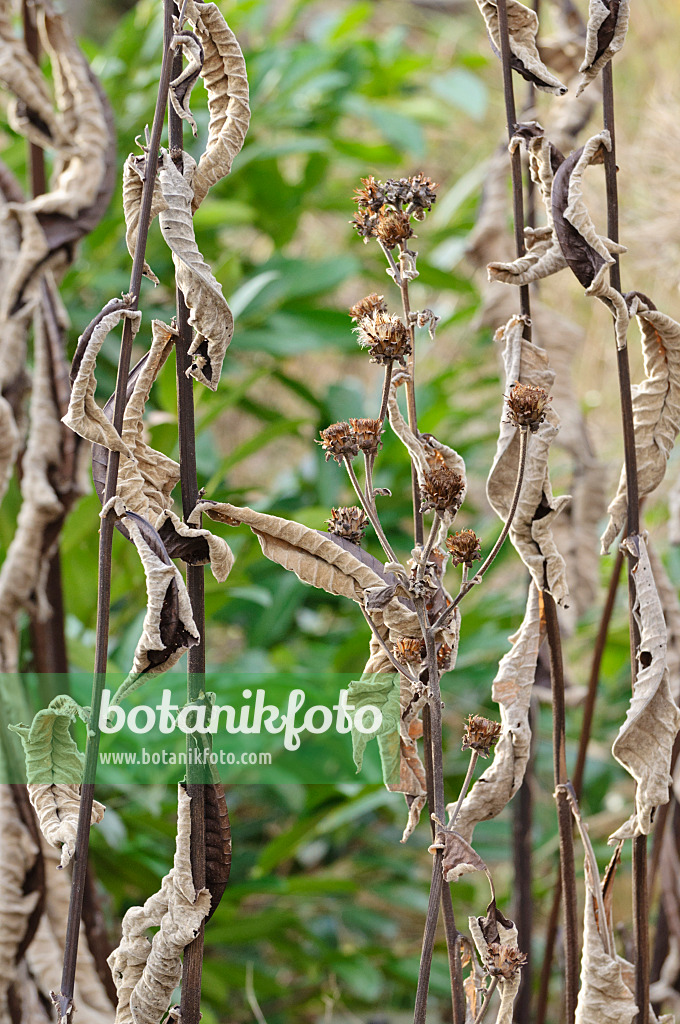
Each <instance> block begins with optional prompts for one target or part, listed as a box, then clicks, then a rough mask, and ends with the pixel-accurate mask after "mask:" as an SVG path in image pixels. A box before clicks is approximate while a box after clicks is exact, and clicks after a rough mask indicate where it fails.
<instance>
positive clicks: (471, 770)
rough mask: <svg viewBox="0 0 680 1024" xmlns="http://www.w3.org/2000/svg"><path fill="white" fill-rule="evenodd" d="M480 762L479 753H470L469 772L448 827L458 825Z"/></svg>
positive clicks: (472, 751) (475, 751)
mask: <svg viewBox="0 0 680 1024" xmlns="http://www.w3.org/2000/svg"><path fill="white" fill-rule="evenodd" d="M478 760H479V751H477V750H471V751H470V763H469V765H468V770H467V773H466V775H465V778H464V780H463V785H462V786H461V788H460V796H459V797H458V800H457V802H456V806H455V807H454V808H453V811H452V813H451V817H450V818H449V823H448V827H449V828H453V826H454V825H455V824H456V819H457V817H458V815H459V814H460V809H461V807H462V806H463V800H464V799H465V796H466V794H467V791H468V789H469V788H470V783H471V782H472V776H473V775H474V771H475V767H476V765H477V761H478Z"/></svg>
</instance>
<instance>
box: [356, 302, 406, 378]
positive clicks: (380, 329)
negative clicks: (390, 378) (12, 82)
mask: <svg viewBox="0 0 680 1024" xmlns="http://www.w3.org/2000/svg"><path fill="white" fill-rule="evenodd" d="M354 330H355V331H356V332H357V341H358V342H359V344H360V345H361V347H362V348H368V349H370V350H371V362H372V363H381V364H382V365H385V364H386V363H389V362H390V360H391V359H396V360H397V362H398V363H401V365H402V366H406V356H407V355H409V353H410V351H411V340H410V337H409V333H408V331H407V329H406V327H405V326H404V324H403V323H402V321H401V320H400V319H399V317H398V316H390V314H389V313H381V312H379V311H377V312H375V313H372V314H371V315H370V316H364V317H362V318H361V320H360V321H359V323H358V324H357V326H356V327H355V328H354Z"/></svg>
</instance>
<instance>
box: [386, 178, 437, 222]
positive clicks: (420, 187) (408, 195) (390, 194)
mask: <svg viewBox="0 0 680 1024" xmlns="http://www.w3.org/2000/svg"><path fill="white" fill-rule="evenodd" d="M438 188H439V185H435V183H434V182H433V181H432V179H431V178H428V176H427V175H426V174H421V173H418V174H414V175H413V176H412V177H411V178H399V179H396V178H389V179H388V180H387V181H386V182H385V184H384V185H383V192H384V195H385V202H386V203H391V204H392V205H393V206H412V207H415V210H414V211H413V212H414V215H415V217H416V220H424V216H418V213H419V212H420V213H421V214H423V212H424V211H425V210H430V209H432V204H433V203H434V202H436V200H437V195H436V191H435V190H436V189H438Z"/></svg>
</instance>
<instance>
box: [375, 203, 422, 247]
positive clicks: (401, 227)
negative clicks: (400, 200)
mask: <svg viewBox="0 0 680 1024" xmlns="http://www.w3.org/2000/svg"><path fill="white" fill-rule="evenodd" d="M375 234H376V238H378V239H379V240H380V241H381V242H382V243H383V245H384V246H385V248H386V249H394V247H395V246H397V245H399V243H400V242H406V241H407V240H408V239H409V238H411V237H412V235H413V228H412V227H411V218H410V217H409V215H408V214H407V213H404V212H403V211H402V210H392V209H390V208H389V207H383V209H382V210H381V211H380V213H379V214H378V223H377V224H376V227H375Z"/></svg>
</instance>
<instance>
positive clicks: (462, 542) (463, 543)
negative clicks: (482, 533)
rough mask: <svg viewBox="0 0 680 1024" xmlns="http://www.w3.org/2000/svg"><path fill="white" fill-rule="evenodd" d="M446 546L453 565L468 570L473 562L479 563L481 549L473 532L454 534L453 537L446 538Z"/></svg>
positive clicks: (464, 531)
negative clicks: (462, 566) (465, 567)
mask: <svg viewBox="0 0 680 1024" xmlns="http://www.w3.org/2000/svg"><path fill="white" fill-rule="evenodd" d="M446 546H447V548H448V549H449V551H450V552H451V562H452V564H453V565H461V564H463V565H467V567H468V569H469V568H470V566H471V565H472V563H473V562H479V561H480V559H481V557H482V547H481V544H480V542H479V537H478V536H477V534H476V533H475V531H474V530H461V531H460V533H454V535H453V537H447V538H446Z"/></svg>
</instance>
